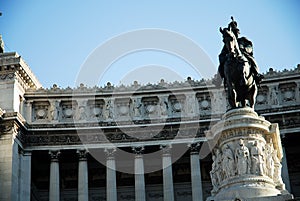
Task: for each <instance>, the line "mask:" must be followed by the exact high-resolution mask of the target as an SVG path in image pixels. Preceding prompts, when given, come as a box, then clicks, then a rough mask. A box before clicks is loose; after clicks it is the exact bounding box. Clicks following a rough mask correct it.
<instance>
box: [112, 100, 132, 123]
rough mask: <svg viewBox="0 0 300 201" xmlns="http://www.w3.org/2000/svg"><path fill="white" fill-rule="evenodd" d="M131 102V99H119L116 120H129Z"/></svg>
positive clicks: (116, 106)
mask: <svg viewBox="0 0 300 201" xmlns="http://www.w3.org/2000/svg"><path fill="white" fill-rule="evenodd" d="M130 105H131V100H130V99H129V98H119V99H116V100H115V118H116V119H117V120H128V118H129V117H130Z"/></svg>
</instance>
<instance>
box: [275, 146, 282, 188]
mask: <svg viewBox="0 0 300 201" xmlns="http://www.w3.org/2000/svg"><path fill="white" fill-rule="evenodd" d="M272 158H273V161H274V175H273V180H274V182H275V184H277V186H280V187H281V188H283V186H284V184H283V181H282V178H281V168H282V165H281V163H280V160H279V158H278V156H277V150H276V149H274V151H273V153H272Z"/></svg>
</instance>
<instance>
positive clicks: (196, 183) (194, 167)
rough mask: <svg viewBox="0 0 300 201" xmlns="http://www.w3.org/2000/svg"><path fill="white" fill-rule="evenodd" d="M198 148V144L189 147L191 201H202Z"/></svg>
mask: <svg viewBox="0 0 300 201" xmlns="http://www.w3.org/2000/svg"><path fill="white" fill-rule="evenodd" d="M200 146H201V145H200V142H198V143H195V144H190V145H189V147H190V161H191V179H192V195H193V201H197V200H203V196H202V179H201V169H200V158H199V150H200Z"/></svg>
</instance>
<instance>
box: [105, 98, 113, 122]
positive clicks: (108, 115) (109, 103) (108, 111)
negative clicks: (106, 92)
mask: <svg viewBox="0 0 300 201" xmlns="http://www.w3.org/2000/svg"><path fill="white" fill-rule="evenodd" d="M112 118H113V106H112V101H111V100H108V101H107V103H106V106H105V119H112Z"/></svg>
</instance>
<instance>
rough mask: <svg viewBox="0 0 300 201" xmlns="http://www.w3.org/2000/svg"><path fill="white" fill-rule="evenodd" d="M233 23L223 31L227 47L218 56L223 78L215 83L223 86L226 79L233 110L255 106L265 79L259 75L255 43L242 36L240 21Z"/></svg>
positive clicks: (219, 78)
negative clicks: (258, 86)
mask: <svg viewBox="0 0 300 201" xmlns="http://www.w3.org/2000/svg"><path fill="white" fill-rule="evenodd" d="M231 19H232V21H231V22H230V23H229V24H228V27H227V28H224V29H222V28H220V32H221V33H222V35H223V42H224V47H223V49H222V51H221V53H220V55H219V62H220V65H219V68H218V72H219V75H220V76H217V79H216V80H215V81H214V83H215V84H216V85H220V84H221V82H222V81H221V79H224V87H227V90H228V92H227V96H228V101H229V104H230V106H231V108H236V107H238V103H240V104H241V106H242V107H245V106H246V100H248V101H249V106H250V107H252V108H253V107H254V104H255V98H256V95H257V85H258V84H260V82H261V80H262V78H263V76H262V75H261V74H259V68H258V65H257V63H256V61H255V59H254V57H253V44H252V42H251V41H250V40H249V39H247V38H246V37H240V38H239V34H240V30H239V29H238V27H237V22H236V21H234V19H233V17H231Z"/></svg>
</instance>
